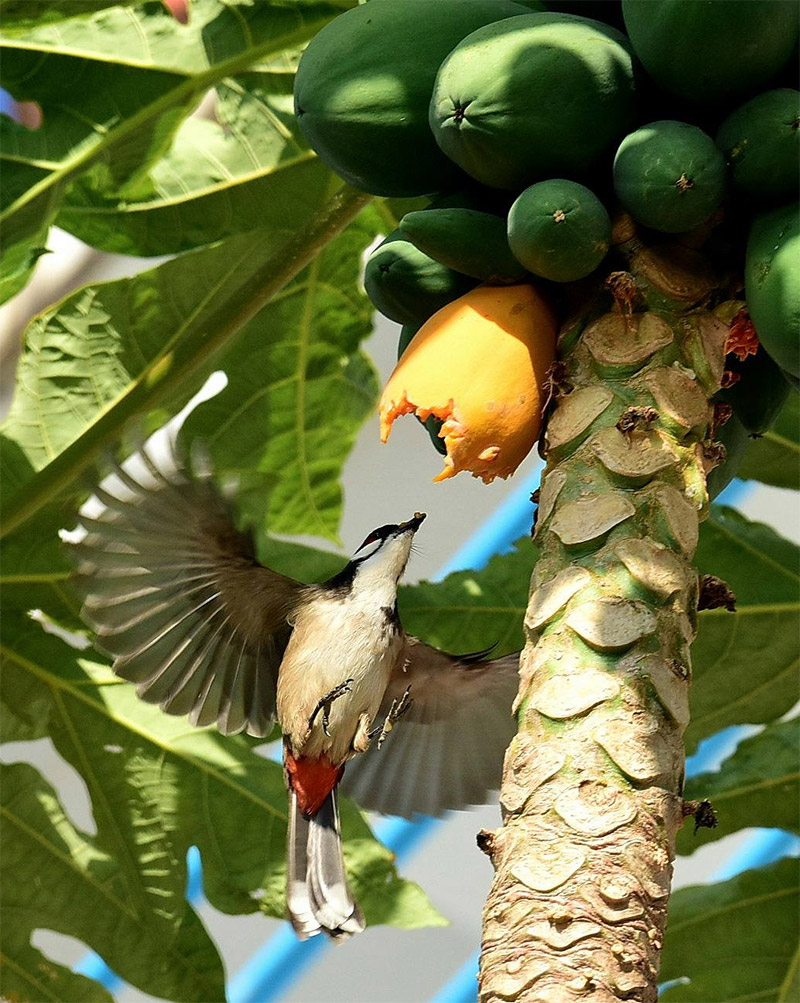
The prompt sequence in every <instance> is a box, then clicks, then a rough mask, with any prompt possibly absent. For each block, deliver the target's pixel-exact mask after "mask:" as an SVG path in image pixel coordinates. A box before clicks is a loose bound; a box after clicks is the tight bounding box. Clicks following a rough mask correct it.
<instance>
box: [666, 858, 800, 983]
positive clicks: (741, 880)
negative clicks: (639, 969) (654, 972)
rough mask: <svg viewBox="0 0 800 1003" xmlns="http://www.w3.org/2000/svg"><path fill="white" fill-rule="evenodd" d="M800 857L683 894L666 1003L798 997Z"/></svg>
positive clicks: (673, 919)
mask: <svg viewBox="0 0 800 1003" xmlns="http://www.w3.org/2000/svg"><path fill="white" fill-rule="evenodd" d="M798 934H800V888H799V887H798V869H797V861H796V860H793V859H788V860H779V861H778V862H777V863H775V864H770V865H768V866H767V867H759V868H758V869H756V870H751V871H744V872H743V873H742V874H737V875H736V877H735V878H731V879H730V880H729V881H723V882H720V883H719V884H714V885H696V886H694V887H691V888H681V889H680V890H679V891H677V892H675V893H674V894H673V896H672V898H671V900H670V904H669V918H668V920H667V935H666V938H665V941H664V953H663V955H662V959H661V972H660V975H659V978H660V980H661V982H662V983H667V984H669V983H672V982H673V980H680V981H679V982H678V983H677V984H675V985H668V986H667V988H665V989H664V991H663V993H662V994H661V996H660V998H661V999H663V1000H664V1001H665V1003H699V1001H700V1000H702V1001H703V1003H751V1001H755V1000H770V1001H775V1003H791V1001H794V1000H796V999H798V990H799V989H800V983H799V982H798V970H799V969H798V965H799V964H800V947H798Z"/></svg>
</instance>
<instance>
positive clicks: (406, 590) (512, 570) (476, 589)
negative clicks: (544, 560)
mask: <svg viewBox="0 0 800 1003" xmlns="http://www.w3.org/2000/svg"><path fill="white" fill-rule="evenodd" d="M536 556H537V547H536V545H535V544H534V543H533V542H532V541H531V540H530V539H529V538H528V537H523V538H522V539H521V540H517V542H516V543H515V544H514V548H513V550H512V551H511V552H510V553H508V554H501V555H498V556H496V557H493V558H492V559H491V561H489V563H488V564H487V565H486V567H485V568H483V569H482V570H481V571H457V572H455V573H454V574H452V575H448V576H447V578H445V579H444V580H443V581H441V582H420V583H419V584H418V585H406V586H403V587H401V589H400V592H399V597H398V605H399V608H400V614H401V617H402V619H403V626H404V627H405V628H406V630H408V631H409V632H410V633H412V634H417V635H419V636H420V637H421V638H422V639H423V640H425V641H427V642H428V643H429V644H435V645H436V646H437V647H439V648H443V649H444V650H445V651H450V652H453V653H454V654H463V653H465V652H469V651H481V650H482V649H483V648H488V647H490V646H491V645H496V647H495V648H494V649H493V651H492V656H493V657H494V656H497V655H503V654H505V653H506V652H509V651H516V650H518V649H519V648H521V647H522V646H523V645H524V643H525V639H524V637H523V634H522V620H523V617H524V615H525V610H526V609H527V606H528V585H529V582H530V577H531V573H532V571H533V565H534V562H535V561H536Z"/></svg>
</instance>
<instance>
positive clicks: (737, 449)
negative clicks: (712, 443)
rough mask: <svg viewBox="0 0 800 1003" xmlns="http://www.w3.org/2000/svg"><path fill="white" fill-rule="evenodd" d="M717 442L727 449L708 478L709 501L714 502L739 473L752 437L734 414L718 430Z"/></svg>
mask: <svg viewBox="0 0 800 1003" xmlns="http://www.w3.org/2000/svg"><path fill="white" fill-rule="evenodd" d="M716 441H717V442H721V443H722V445H723V446H724V447H725V457H724V459H723V460H722V462H721V463H718V464H717V466H716V467H714V469H713V470H711V471H710V472H709V474H708V477H707V478H706V486H707V488H708V500H709V501H714V499H715V498H716V497H717V496H718V495H720V494H722V492H723V491H724V490H725V488H726V487H727V486H728V485H729V484H730V482H731V481H732V480H733V478H734V477H735V476H736V474H737V473H738V471H739V467H740V466H741V465H742V460H743V459H744V454H745V453H746V452H747V447H748V445H749V443H750V437H749V436H748V434H747V429H746V428H745V427H744V425H743V424H742V423H741V422H740V421H739V419H738V418H737V417H736V415H735V414H733V415H731V417H730V418H729V419H728V420H727V421H726V422H725V424H724V425H723V426H722V427H721V428H720V429H718V430H717V435H716Z"/></svg>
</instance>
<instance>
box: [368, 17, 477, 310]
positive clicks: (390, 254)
mask: <svg viewBox="0 0 800 1003" xmlns="http://www.w3.org/2000/svg"><path fill="white" fill-rule="evenodd" d="M372 2H373V3H374V2H375V0H372ZM474 285H475V283H474V281H472V279H469V278H467V276H465V275H459V273H458V272H454V271H453V270H452V269H451V268H447V267H446V266H445V265H441V264H439V262H438V261H434V260H433V258H431V257H429V256H428V255H427V254H425V253H424V252H423V251H420V250H419V248H417V247H415V246H414V245H413V244H412V243H411V241H410V240H406V238H405V237H404V236H403V234H402V233H401V232H400V230H395V231H394V232H393V233H390V234H389V236H388V237H387V238H386V240H384V241H383V243H382V244H379V245H378V246H377V247H376V248H375V250H374V251H373V252H372V254H370V256H369V257H368V258H367V263H366V267H365V269H364V288H365V289H366V292H367V296H369V298H370V299H371V300H372V302H373V304H374V305H375V307H376V308H377V309H378V310H380V312H381V313H382V314H383V315H384V317H388V318H389V320H395V321H397V323H398V324H421V323H422V322H423V321H426V320H427V319H428V317H430V316H432V315H433V314H434V313H436V311H437V310H439V309H441V307H443V306H444V305H445V304H446V303H449V302H450V301H451V300H454V299H457V298H458V297H459V296H463V294H464V293H465V292H467V291H468V290H470V289H471V288H472V287H473V286H474Z"/></svg>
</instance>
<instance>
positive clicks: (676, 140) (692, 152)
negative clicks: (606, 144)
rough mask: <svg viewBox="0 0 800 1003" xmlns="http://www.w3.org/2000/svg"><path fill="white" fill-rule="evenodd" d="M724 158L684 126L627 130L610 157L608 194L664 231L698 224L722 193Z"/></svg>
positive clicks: (642, 220)
mask: <svg viewBox="0 0 800 1003" xmlns="http://www.w3.org/2000/svg"><path fill="white" fill-rule="evenodd" d="M726 180H727V178H726V170H725V158H724V157H723V156H722V153H721V152H720V151H719V150H718V149H717V147H716V146H715V145H714V141H713V140H712V139H711V137H710V136H708V135H706V133H704V132H703V131H702V129H698V128H697V126H694V125H689V124H688V123H687V122H672V121H662V122H651V123H650V124H649V125H645V126H642V128H641V129H637V130H636V132H632V133H631V134H630V135H629V136H626V137H625V139H623V140H622V142H621V143H620V145H619V149H618V150H617V153H616V156H615V157H614V191H615V192H616V193H617V198H618V199H619V200H620V202H621V203H622V205H623V206H624V207H625V208H626V209H627V210H628V212H629V213H630V214H631V216H633V218H634V219H635V220H636V221H637V222H638V223H641V224H643V225H644V226H649V227H652V228H653V229H654V230H662V231H664V232H665V233H683V232H685V231H686V230H692V229H694V227H696V226H699V225H700V224H701V223H703V222H704V221H705V220H707V219H708V217H709V216H710V215H711V214H712V213H713V212H714V210H715V209H717V208H718V207H719V205H720V203H721V202H722V197H723V195H724V194H725V183H726Z"/></svg>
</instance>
